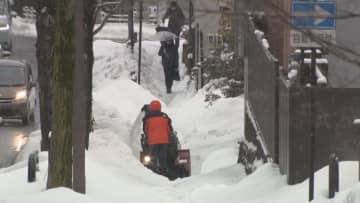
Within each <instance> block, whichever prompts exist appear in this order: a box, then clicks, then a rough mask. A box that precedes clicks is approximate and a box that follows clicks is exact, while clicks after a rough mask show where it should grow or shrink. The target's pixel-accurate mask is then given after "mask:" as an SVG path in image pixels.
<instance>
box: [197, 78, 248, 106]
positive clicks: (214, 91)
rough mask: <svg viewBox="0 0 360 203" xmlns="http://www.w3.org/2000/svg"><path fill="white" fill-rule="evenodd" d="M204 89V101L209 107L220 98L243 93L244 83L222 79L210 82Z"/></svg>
mask: <svg viewBox="0 0 360 203" xmlns="http://www.w3.org/2000/svg"><path fill="white" fill-rule="evenodd" d="M204 89H205V91H206V94H205V101H206V102H209V104H210V105H211V104H212V103H213V102H214V101H216V100H218V99H220V98H229V97H237V96H239V95H240V94H242V93H243V91H244V83H243V82H240V81H237V80H234V79H229V78H225V77H224V78H219V79H214V80H211V81H210V82H209V83H208V84H207V85H206V86H205V87H204Z"/></svg>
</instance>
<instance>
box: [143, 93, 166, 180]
mask: <svg viewBox="0 0 360 203" xmlns="http://www.w3.org/2000/svg"><path fill="white" fill-rule="evenodd" d="M143 131H144V134H145V136H146V138H147V142H148V145H149V149H150V155H151V157H156V158H157V159H158V161H159V167H160V168H159V170H160V171H159V172H160V174H163V175H166V176H167V175H168V171H169V166H168V145H169V136H170V135H171V134H172V132H173V128H172V125H171V119H170V118H169V116H168V115H167V114H165V113H163V112H161V103H160V102H159V101H158V100H154V101H152V102H151V103H150V105H149V106H148V111H147V113H146V114H145V117H144V118H143Z"/></svg>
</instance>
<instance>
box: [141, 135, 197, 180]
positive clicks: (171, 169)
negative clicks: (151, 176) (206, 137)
mask: <svg viewBox="0 0 360 203" xmlns="http://www.w3.org/2000/svg"><path fill="white" fill-rule="evenodd" d="M141 146H142V151H141V152H140V161H141V163H142V164H143V165H144V166H146V167H147V168H149V169H150V170H152V171H154V172H155V173H158V174H161V175H164V176H166V177H168V178H169V179H170V180H175V179H176V178H184V177H189V176H190V175H191V160H190V150H188V149H181V147H180V144H179V140H178V137H177V135H176V133H175V134H174V135H171V136H170V143H169V146H168V154H167V155H168V156H167V157H168V158H167V165H168V172H167V173H166V174H163V173H162V172H161V171H160V168H161V166H160V163H159V161H158V158H157V157H152V156H151V155H150V150H149V145H148V143H147V139H146V136H145V135H144V134H142V135H141Z"/></svg>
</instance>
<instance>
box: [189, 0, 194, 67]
mask: <svg viewBox="0 0 360 203" xmlns="http://www.w3.org/2000/svg"><path fill="white" fill-rule="evenodd" d="M193 20H194V4H193V2H192V0H189V35H190V47H191V49H192V53H191V54H192V58H191V62H192V63H191V68H192V67H194V66H195V32H194V29H193V26H192V25H193Z"/></svg>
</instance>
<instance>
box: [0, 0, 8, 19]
mask: <svg viewBox="0 0 360 203" xmlns="http://www.w3.org/2000/svg"><path fill="white" fill-rule="evenodd" d="M6 13H7V4H6V0H0V15H4V14H6Z"/></svg>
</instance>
